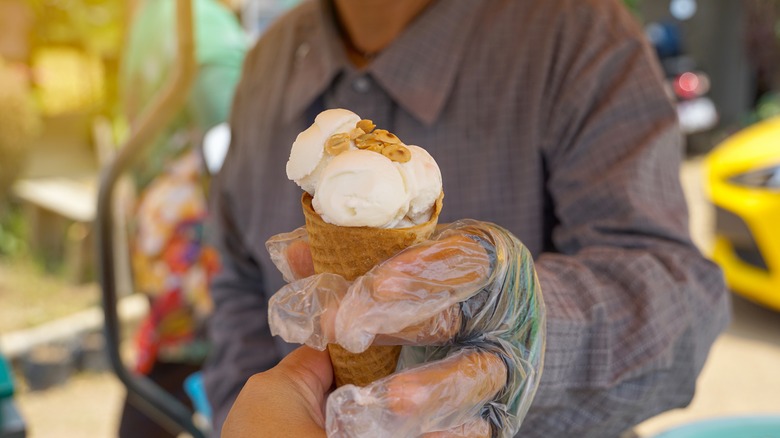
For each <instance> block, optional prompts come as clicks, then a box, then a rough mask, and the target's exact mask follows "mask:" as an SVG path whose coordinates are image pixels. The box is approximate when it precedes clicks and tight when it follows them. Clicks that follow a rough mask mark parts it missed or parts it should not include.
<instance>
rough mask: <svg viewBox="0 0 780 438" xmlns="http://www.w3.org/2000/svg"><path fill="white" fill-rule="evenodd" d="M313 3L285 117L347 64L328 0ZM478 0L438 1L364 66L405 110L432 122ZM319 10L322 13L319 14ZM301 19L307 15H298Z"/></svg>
mask: <svg viewBox="0 0 780 438" xmlns="http://www.w3.org/2000/svg"><path fill="white" fill-rule="evenodd" d="M313 3H314V4H316V5H317V6H316V7H315V8H316V10H315V9H314V8H313V10H312V12H314V13H316V15H317V18H316V20H315V22H314V23H315V25H314V26H312V27H311V28H310V29H308V30H306V31H304V32H302V35H303V38H302V39H301V40H300V41H301V42H300V43H299V45H298V48H297V52H296V65H295V67H294V69H293V71H292V75H291V80H290V88H288V93H287V95H286V105H285V118H286V119H287V120H290V119H291V118H292V117H295V116H297V115H299V114H300V113H301V112H303V111H305V109H306V108H307V107H308V106H309V105H310V104H311V103H312V102H313V101H314V99H315V98H317V96H319V95H321V94H322V93H323V92H324V91H325V90H326V89H327V87H328V85H329V84H330V82H331V81H332V80H333V78H334V77H335V76H336V74H338V73H339V72H340V71H342V70H345V69H349V68H351V66H350V65H349V61H348V60H347V57H346V54H345V52H344V48H343V46H342V43H341V40H340V37H339V34H338V30H337V29H336V26H335V23H334V21H333V20H334V19H333V12H332V11H330V9H329V8H328V6H327V2H325V1H320V2H313ZM478 4H479V2H471V1H437V2H435V3H434V4H432V5H431V6H430V7H429V8H428V9H427V10H425V11H424V12H423V13H422V14H421V15H420V16H419V17H418V18H417V19H415V20H414V22H412V23H411V24H410V25H409V27H408V28H407V29H406V30H405V31H404V32H403V33H402V34H401V35H399V37H398V38H397V39H396V40H395V41H394V42H393V43H392V44H391V45H390V46H389V47H388V48H387V49H385V50H384V51H382V53H381V54H379V56H377V58H376V59H375V60H374V61H373V62H372V63H371V64H370V65H369V66H368V67H367V68H366V72H368V73H370V74H371V76H372V77H373V78H374V79H375V80H376V82H377V83H378V84H380V85H381V86H382V88H384V89H385V91H386V92H387V93H388V94H389V95H390V96H391V97H392V98H393V99H394V100H395V101H396V102H398V104H399V105H400V106H401V107H403V108H404V110H406V111H407V112H408V113H409V114H411V115H413V116H414V117H415V118H417V119H418V120H420V121H422V122H424V123H426V124H432V123H434V122H435V121H436V120H437V118H438V116H439V114H440V113H441V110H442V108H443V107H444V105H445V103H446V101H447V98H448V97H449V94H450V90H451V89H452V86H453V84H454V83H455V79H456V76H457V72H458V70H459V69H458V66H459V64H460V62H461V59H462V57H463V53H464V51H465V48H466V44H467V42H468V38H469V35H470V33H471V29H472V28H473V26H474V23H475V19H476V16H477V14H476V9H477V8H476V6H475V5H478ZM323 12H324V13H323ZM303 21H306V20H303Z"/></svg>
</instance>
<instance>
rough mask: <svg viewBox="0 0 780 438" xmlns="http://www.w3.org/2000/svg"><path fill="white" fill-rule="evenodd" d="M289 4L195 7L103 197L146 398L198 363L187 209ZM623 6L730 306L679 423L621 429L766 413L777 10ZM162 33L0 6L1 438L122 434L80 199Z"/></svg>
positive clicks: (778, 297) (195, 203)
mask: <svg viewBox="0 0 780 438" xmlns="http://www.w3.org/2000/svg"><path fill="white" fill-rule="evenodd" d="M298 2H299V0H194V2H193V4H194V8H195V13H194V14H193V19H194V21H195V24H196V27H197V28H198V30H197V31H195V33H194V34H193V35H192V36H191V38H192V39H193V41H194V42H195V47H196V49H195V58H196V59H195V62H196V63H197V65H198V66H199V67H200V69H201V70H200V71H201V74H200V75H199V76H198V78H197V79H196V80H194V81H193V82H192V83H191V84H190V85H189V86H190V87H191V90H190V91H189V94H188V97H187V98H186V99H184V100H182V101H181V102H180V105H179V106H178V107H176V108H170V109H169V112H170V113H171V115H170V117H168V118H169V119H170V120H167V122H166V126H165V128H164V129H162V131H161V132H159V133H157V135H155V136H154V138H151V139H149V140H148V141H147V143H148V145H146V146H145V150H144V153H143V158H142V159H141V160H140V161H141V162H142V163H143V165H141V166H133V167H131V168H129V169H127V172H126V173H125V174H124V175H123V176H122V177H121V178H120V181H118V184H117V196H116V199H115V202H114V204H115V205H114V206H112V208H113V211H114V216H113V219H112V220H113V221H114V223H115V226H114V234H113V239H112V242H113V245H114V246H115V248H114V251H115V252H114V254H116V259H117V260H116V266H117V270H116V276H115V277H116V278H115V284H116V294H117V296H118V297H119V299H118V302H117V303H116V306H115V307H116V308H117V315H118V322H119V324H120V328H121V334H122V336H121V337H120V338H119V341H120V344H121V345H118V348H120V349H121V351H122V354H123V360H124V361H125V362H126V363H127V367H128V368H130V369H134V370H135V371H137V372H139V373H143V374H147V375H149V376H150V377H152V378H158V377H159V379H160V381H161V382H162V381H172V382H175V385H176V386H177V387H178V386H180V383H181V381H182V380H183V377H181V376H178V377H174V378H171V377H170V376H157V374H156V373H157V372H158V371H159V369H158V368H159V367H158V364H159V363H160V362H161V361H163V362H176V363H179V364H183V366H184V368H183V369H184V370H185V371H187V373H188V374H189V373H190V372H192V371H197V368H198V366H199V364H200V363H201V361H202V358H203V356H204V355H205V351H206V348H207V347H205V346H203V345H202V342H201V341H202V333H201V330H200V329H201V327H200V324H199V322H200V321H201V319H202V316H203V315H205V314H207V313H208V305H209V304H208V300H207V299H204V298H203V295H205V292H204V290H203V285H204V284H205V283H206V282H207V280H208V277H209V275H210V274H211V273H212V272H213V271H214V270H215V269H216V266H215V264H216V262H215V261H214V259H213V254H212V252H211V250H210V248H208V247H207V245H205V243H204V238H203V230H202V227H201V222H200V221H201V219H202V216H203V214H204V212H205V198H203V193H204V190H205V189H204V188H205V187H207V185H208V180H209V177H210V175H211V174H212V173H213V172H215V171H216V170H218V168H219V165H220V161H221V157H222V156H223V155H224V151H225V148H226V144H227V141H228V139H227V137H228V134H227V128H226V127H225V126H224V125H223V122H224V121H225V119H226V117H227V112H228V109H229V104H230V98H231V97H232V91H233V87H234V86H235V82H236V81H237V80H238V77H239V74H240V68H241V61H242V60H243V55H244V53H245V52H246V50H248V48H249V47H251V44H252V42H253V41H254V40H255V39H256V38H258V37H259V36H260V35H261V34H262V32H263V31H264V30H265V29H266V28H267V26H268V25H269V24H270V23H271V22H272V21H273V20H274V19H275V18H276V17H278V15H279V14H281V13H283V12H284V11H286V10H287V9H289V8H291V7H293V6H294V5H295V4H296V3H298ZM625 3H626V7H627V8H629V9H630V10H631V11H632V13H633V14H634V15H635V17H636V20H637V21H638V22H639V23H640V25H641V26H642V27H643V28H644V29H645V32H646V35H647V38H648V39H649V41H650V42H651V44H652V45H653V46H654V48H655V50H656V53H657V56H658V60H659V64H660V65H661V67H662V69H663V71H664V74H665V76H666V79H667V86H668V87H667V92H668V94H669V97H670V98H671V99H673V100H674V101H675V104H676V106H677V110H678V115H679V118H680V123H681V126H682V128H683V131H684V132H685V135H686V142H685V150H683V151H681V153H682V154H684V155H685V157H686V160H685V164H684V166H683V168H682V170H681V178H682V182H683V186H684V188H685V191H686V196H687V199H688V201H689V208H690V212H691V231H692V234H693V236H694V240H695V242H696V244H697V245H698V246H699V247H700V248H701V250H702V251H703V252H704V253H705V254H707V255H708V256H710V257H712V258H713V259H714V260H715V261H716V262H718V263H719V264H720V265H721V266H722V267H723V269H724V272H725V274H726V278H727V281H728V283H729V286H730V287H731V288H732V289H733V290H734V292H735V293H734V300H733V301H734V302H733V305H734V319H733V323H732V325H731V327H730V328H729V329H728V331H727V332H726V333H725V334H724V335H723V336H722V337H721V338H720V339H719V340H718V341H717V343H716V345H715V347H714V349H713V351H712V354H711V357H710V359H709V361H708V363H707V365H706V367H705V370H704V373H703V374H702V376H701V378H700V381H699V389H698V392H697V396H696V398H695V399H694V401H693V403H692V404H691V406H690V407H688V408H686V409H682V410H678V411H674V412H670V413H667V414H664V415H661V416H660V417H658V418H655V419H652V420H649V421H648V422H646V423H644V424H642V425H640V426H639V427H638V428H637V431H636V432H637V433H638V434H639V435H641V436H652V435H653V434H656V433H658V432H660V431H662V430H665V429H667V428H669V427H672V426H675V425H679V424H683V423H685V422H689V421H692V420H697V419H704V418H714V417H723V416H728V415H735V414H780V373H778V372H777V369H778V368H777V364H778V363H780V313H779V312H780V122H779V121H778V120H779V119H778V118H777V117H778V116H780V0H718V1H701V0H699V1H697V0H626V1H625ZM175 27H176V26H175V8H174V2H172V1H168V0H146V1H144V0H0V357H1V358H2V359H0V438H7V437H16V436H24V434H25V433H26V436H30V437H60V436H62V437H70V436H83V437H104V436H116V433H117V430H118V429H119V428H120V425H121V423H122V420H121V418H123V415H126V416H128V415H129V417H127V418H133V417H132V415H133V413H132V412H128V411H127V406H126V405H125V389H124V387H123V385H122V384H121V383H120V382H119V381H118V380H117V379H116V378H115V377H114V375H113V374H112V373H111V372H110V366H109V362H108V359H107V358H106V355H105V348H106V340H105V339H104V338H103V335H102V330H103V324H104V323H103V311H102V308H101V306H102V301H101V290H100V287H99V286H98V284H97V269H98V266H97V265H96V263H95V250H94V249H95V244H96V242H95V240H96V227H95V221H96V217H97V208H96V199H97V192H98V184H99V175H100V172H101V169H105V167H106V166H107V165H108V164H109V163H110V162H111V161H112V159H114V157H116V154H117V152H118V150H119V149H120V147H121V145H122V144H124V143H125V142H126V141H127V139H128V136H129V135H130V133H132V132H133V130H132V129H131V126H135V124H136V123H137V122H138V121H139V120H143V118H144V117H145V116H148V114H146V113H145V111H147V110H148V108H150V104H149V103H150V102H152V101H154V99H155V98H156V97H157V96H159V95H160V94H161V93H162V91H163V89H164V87H165V84H166V80H167V79H169V78H170V77H171V75H173V74H174V73H175V72H176V68H177V66H176V65H175V60H176V56H174V54H175V51H176V43H177V39H176V33H175ZM204 72H205V73H204ZM182 193H189V195H186V194H184V195H183V194H182ZM173 283H175V284H177V285H179V286H181V285H185V286H186V287H185V286H181V287H178V289H182V290H185V292H184V293H185V295H186V297H187V302H188V304H186V305H181V304H175V305H174V304H172V303H173V301H175V300H173V298H171V299H169V300H167V301H166V300H165V299H161V300H158V301H163V302H165V303H166V304H165V305H162V307H161V306H159V305H153V306H150V304H149V303H150V300H148V299H147V297H146V296H147V295H150V294H151V295H153V296H155V297H156V298H160V297H163V298H166V297H168V298H170V297H177V296H178V295H174V294H172V292H171V291H170V290H168V289H170V284H173ZM166 288H167V289H166ZM178 289H177V290H178ZM177 293H179V292H177ZM171 300H173V301H171ZM177 303H178V301H177ZM161 327H162V328H164V329H165V330H160V328H161ZM162 332H164V333H165V334H164V335H161V334H160V333H162ZM109 341H111V340H110V339H109ZM155 376H157V377H155ZM171 392H172V393H179V392H182V391H181V390H179V389H177V388H174V389H172V390H171ZM180 398H182V399H183V400H191V397H188V396H186V395H185V394H182V395H181V397H180ZM196 398H197V396H196ZM196 407H197V403H196ZM123 410H124V411H123ZM123 412H124V414H123Z"/></svg>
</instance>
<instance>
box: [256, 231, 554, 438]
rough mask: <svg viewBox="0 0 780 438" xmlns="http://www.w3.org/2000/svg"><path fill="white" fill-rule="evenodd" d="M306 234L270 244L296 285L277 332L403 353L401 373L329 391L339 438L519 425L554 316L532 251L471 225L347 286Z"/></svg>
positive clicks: (332, 425)
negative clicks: (320, 269)
mask: <svg viewBox="0 0 780 438" xmlns="http://www.w3.org/2000/svg"><path fill="white" fill-rule="evenodd" d="M306 239H307V235H306V231H305V229H304V228H300V229H298V230H296V231H294V232H292V233H287V234H282V235H278V236H275V237H273V238H272V239H270V240H269V241H268V243H267V247H268V250H269V252H270V254H271V258H272V259H273V261H274V263H275V264H276V266H277V267H278V268H279V269H280V271H281V272H282V274H283V275H284V276H285V279H286V280H287V281H289V282H290V283H289V284H288V285H287V286H285V287H284V288H282V289H281V290H280V291H279V292H277V293H276V295H274V297H273V298H272V299H271V301H270V304H269V322H270V325H271V331H272V333H273V334H275V335H279V336H281V337H282V338H283V339H284V340H286V341H288V342H297V343H305V344H306V345H308V346H310V347H313V348H316V349H319V350H323V349H325V347H326V345H327V344H328V343H337V344H340V345H341V346H342V347H344V348H346V349H348V350H350V351H352V352H354V353H358V352H361V351H364V350H365V349H366V348H368V346H370V345H372V344H374V345H405V346H408V347H405V348H404V350H403V351H402V353H401V359H400V362H399V366H398V370H400V371H398V372H396V374H393V375H391V376H388V377H386V378H384V379H381V380H378V381H376V382H374V383H372V384H370V385H368V386H366V387H363V388H358V387H355V386H352V385H346V386H343V387H341V388H338V389H337V390H335V391H334V392H333V393H332V394H330V396H329V398H328V402H327V408H326V411H327V412H326V418H327V421H326V424H327V433H328V435H329V436H393V437H417V436H421V435H424V436H491V429H492V431H493V433H495V435H497V436H503V437H511V436H513V435H514V434H515V433H516V432H517V430H518V429H519V427H520V423H521V422H522V419H523V418H524V417H525V414H526V412H527V410H528V407H529V406H530V404H531V400H532V398H533V395H534V393H535V391H536V388H537V386H538V383H539V378H540V375H541V367H542V363H543V355H544V345H545V311H544V304H543V301H542V295H541V290H540V288H539V284H538V280H537V278H536V274H535V271H534V268H533V261H532V259H531V255H530V253H529V252H528V250H527V249H526V248H525V247H524V246H523V245H522V243H520V241H518V240H517V238H515V237H514V236H513V235H512V234H511V233H509V232H508V231H506V230H504V229H503V228H501V227H498V226H496V225H493V224H489V223H485V222H478V221H473V220H463V221H458V222H455V223H453V224H450V225H448V226H444V227H440V228H439V229H437V232H436V233H435V234H434V236H433V237H432V238H431V239H430V240H428V241H426V242H423V243H421V244H419V245H415V246H413V247H410V248H407V249H406V250H404V251H402V252H400V253H399V254H397V255H396V256H394V257H392V258H391V259H389V260H387V261H385V262H384V263H382V264H380V265H378V266H376V267H375V268H373V269H372V270H371V271H369V272H368V273H367V274H366V275H364V276H363V277H360V278H358V279H357V280H355V281H354V282H348V281H346V280H344V279H343V278H342V277H339V276H337V275H334V274H317V275H311V274H312V273H313V269H312V264H311V255H310V253H309V252H308V245H307V243H306Z"/></svg>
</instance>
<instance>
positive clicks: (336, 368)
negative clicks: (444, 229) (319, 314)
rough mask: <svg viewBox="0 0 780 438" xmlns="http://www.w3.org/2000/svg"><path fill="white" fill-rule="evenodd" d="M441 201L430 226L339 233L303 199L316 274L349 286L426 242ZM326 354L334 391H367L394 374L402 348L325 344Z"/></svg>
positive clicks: (355, 229) (339, 229)
mask: <svg viewBox="0 0 780 438" xmlns="http://www.w3.org/2000/svg"><path fill="white" fill-rule="evenodd" d="M443 197H444V195H442V196H440V197H439V199H438V200H437V201H436V205H435V207H434V212H433V214H432V215H431V219H430V220H429V221H428V222H425V223H423V224H420V225H416V226H414V227H410V228H371V227H341V226H338V225H333V224H329V223H327V222H325V221H324V220H322V218H321V217H320V215H319V214H317V212H315V211H314V208H313V207H312V204H311V202H312V197H311V195H309V194H308V193H304V194H303V198H301V204H302V206H303V214H304V216H305V218H306V231H307V232H308V233H309V245H310V246H311V256H312V259H313V261H314V272H316V273H323V272H329V273H332V274H338V275H341V276H342V277H344V278H346V279H347V280H350V281H351V280H354V279H355V278H357V277H359V276H361V275H363V274H365V273H366V272H368V271H369V270H370V269H371V268H373V267H374V266H376V265H378V264H379V263H381V262H383V261H385V260H387V259H389V258H390V257H392V256H393V255H395V254H397V253H398V252H400V251H401V250H403V249H405V248H407V247H409V246H412V245H414V244H416V243H420V242H422V241H424V240H426V239H428V238H429V237H430V236H431V234H433V231H434V230H435V229H436V223H437V222H438V220H439V214H440V213H441V207H442V198H443ZM328 352H329V353H330V359H331V362H332V363H333V372H334V374H335V376H336V386H342V385H346V384H354V385H357V386H366V385H367V384H369V383H371V382H373V381H375V380H377V379H380V378H382V377H385V376H388V375H390V374H392V373H393V372H394V371H395V368H396V365H397V363H398V355H399V354H400V353H401V347H400V346H372V347H369V348H368V350H366V351H364V352H362V353H357V354H356V353H351V352H349V351H347V350H345V349H344V348H342V347H340V346H338V345H336V344H329V345H328Z"/></svg>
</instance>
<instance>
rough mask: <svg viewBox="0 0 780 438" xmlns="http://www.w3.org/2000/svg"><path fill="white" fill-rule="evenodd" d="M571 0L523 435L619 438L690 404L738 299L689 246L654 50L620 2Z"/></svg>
mask: <svg viewBox="0 0 780 438" xmlns="http://www.w3.org/2000/svg"><path fill="white" fill-rule="evenodd" d="M569 4H570V6H571V12H570V13H567V17H568V18H564V19H562V20H561V21H560V22H559V23H558V24H559V25H560V26H561V29H560V32H559V33H558V34H559V35H562V36H561V37H560V38H561V41H559V42H558V44H557V47H558V48H559V50H558V52H557V53H556V54H555V62H554V63H553V71H552V75H551V78H553V82H554V83H555V85H554V86H553V87H554V88H551V89H550V90H549V93H550V95H551V99H552V100H551V101H552V102H555V103H554V104H551V106H550V109H549V115H548V119H549V122H550V123H548V126H549V127H550V130H549V132H550V133H551V134H550V136H549V137H548V138H547V141H546V145H545V148H544V152H543V155H544V160H545V166H546V171H547V183H546V184H547V186H546V191H547V193H548V196H549V199H550V200H551V202H552V206H553V209H554V218H555V223H554V225H553V228H552V242H553V246H554V248H555V252H548V253H543V254H541V255H540V257H538V260H537V263H536V268H537V271H538V275H539V279H540V281H541V284H542V291H543V294H544V299H545V303H546V306H547V309H548V337H547V349H546V357H545V367H544V374H543V376H542V381H541V383H540V387H539V390H538V393H537V396H536V399H535V401H534V405H533V407H532V410H531V413H530V415H529V417H528V418H527V419H526V422H525V423H524V425H523V428H522V431H521V434H522V436H524V437H528V436H537V435H535V434H534V431H535V430H538V431H546V432H550V431H555V432H556V433H553V434H552V436H578V437H615V436H619V435H620V433H621V432H623V431H625V430H626V429H629V428H630V427H631V426H633V425H635V424H637V423H639V422H640V421H642V420H644V419H646V418H649V417H651V416H653V415H655V414H657V413H660V412H663V411H666V410H669V409H672V408H676V407H682V406H685V405H687V404H688V403H689V401H690V400H691V398H692V396H693V393H694V389H695V384H696V378H697V375H698V373H699V371H700V370H701V368H702V366H703V364H704V361H705V359H706V357H707V354H708V351H709V349H710V346H711V344H712V342H713V341H714V339H715V338H716V336H717V335H718V334H719V333H720V331H721V330H723V328H724V327H725V326H726V324H727V322H728V319H729V317H728V294H727V292H726V289H725V286H724V284H723V280H722V276H721V273H720V271H719V269H718V268H717V267H716V266H715V265H713V264H712V263H711V262H710V261H708V260H706V259H705V258H704V257H703V256H702V255H701V254H700V253H699V252H698V250H697V249H696V248H695V247H694V245H693V244H692V242H691V240H690V238H689V233H688V215H687V209H686V203H685V199H684V196H683V193H682V189H681V186H680V182H679V173H678V172H679V165H680V161H681V156H682V151H683V144H682V141H681V140H682V136H681V134H680V132H679V129H678V126H677V120H676V113H675V111H674V108H673V106H672V104H671V102H670V101H669V99H668V97H666V94H665V92H664V89H663V85H662V77H661V73H660V71H659V69H658V66H657V62H656V61H655V58H654V54H653V53H652V52H651V49H650V48H649V47H648V45H647V44H646V43H645V42H644V40H643V37H642V35H641V32H640V31H639V29H638V26H637V25H636V24H635V23H634V22H633V17H631V16H630V15H629V14H628V13H626V12H625V11H624V10H623V9H622V7H620V6H619V5H618V4H617V2H615V1H612V0H610V1H601V0H599V1H582V2H579V1H577V2H569ZM583 23H584V24H583Z"/></svg>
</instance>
